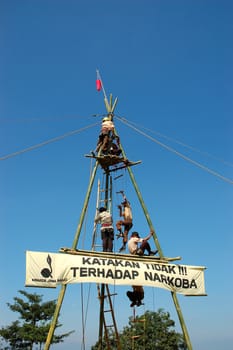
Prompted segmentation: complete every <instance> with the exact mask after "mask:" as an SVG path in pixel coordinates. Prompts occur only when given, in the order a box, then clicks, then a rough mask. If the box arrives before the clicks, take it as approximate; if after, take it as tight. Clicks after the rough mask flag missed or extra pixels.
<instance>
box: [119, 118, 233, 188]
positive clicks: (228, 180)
mask: <svg viewBox="0 0 233 350" xmlns="http://www.w3.org/2000/svg"><path fill="white" fill-rule="evenodd" d="M116 118H117V119H118V120H120V121H121V122H122V123H123V124H126V125H128V126H129V127H130V128H131V129H133V130H135V131H137V132H138V133H139V134H141V135H143V136H145V137H147V138H148V139H150V140H152V141H153V142H155V143H157V144H158V145H160V146H161V147H163V148H165V149H167V150H168V151H170V152H172V153H175V154H176V155H177V156H179V157H181V158H183V159H184V160H186V161H187V162H189V163H191V164H193V165H195V166H197V167H199V168H200V169H202V170H204V171H206V172H208V173H210V174H211V175H214V176H216V177H218V178H220V179H221V180H223V181H225V182H228V183H230V184H233V180H231V179H229V178H227V177H225V176H223V175H221V174H219V173H217V172H216V171H214V170H211V169H210V168H208V167H206V166H204V165H202V164H201V163H198V162H196V161H195V160H193V159H191V158H189V157H187V156H185V155H184V154H182V153H180V152H178V151H176V150H175V149H174V148H172V147H169V146H167V145H166V144H164V143H162V142H160V141H158V140H157V139H155V138H154V137H152V136H150V135H148V134H146V133H145V132H143V131H142V130H139V129H138V128H136V127H135V126H133V125H132V124H131V123H129V122H128V121H127V120H126V119H124V118H121V117H116Z"/></svg>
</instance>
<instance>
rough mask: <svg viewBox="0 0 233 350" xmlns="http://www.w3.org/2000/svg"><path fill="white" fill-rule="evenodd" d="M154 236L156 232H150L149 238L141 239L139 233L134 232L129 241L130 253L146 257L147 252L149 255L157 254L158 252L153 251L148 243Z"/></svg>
mask: <svg viewBox="0 0 233 350" xmlns="http://www.w3.org/2000/svg"><path fill="white" fill-rule="evenodd" d="M153 234H154V232H153V231H150V233H149V235H148V236H146V237H144V238H141V237H140V236H139V233H138V232H136V231H135V232H132V234H131V237H130V239H129V241H128V249H129V252H130V253H131V254H134V255H135V254H136V255H144V253H145V251H147V252H148V255H155V254H157V252H158V251H157V250H156V251H152V250H151V246H150V244H149V243H148V240H149V239H150V238H151V237H152V236H153ZM139 243H140V246H139Z"/></svg>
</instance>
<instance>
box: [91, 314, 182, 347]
mask: <svg viewBox="0 0 233 350" xmlns="http://www.w3.org/2000/svg"><path fill="white" fill-rule="evenodd" d="M174 327H175V322H174V321H173V320H172V319H171V318H170V314H169V313H168V312H165V311H164V310H163V309H159V310H158V311H157V312H151V311H146V312H145V314H144V315H142V316H140V317H138V316H137V317H136V318H135V319H134V318H133V317H130V318H129V324H128V325H127V326H126V327H124V328H123V331H122V332H121V333H120V334H119V336H120V341H121V347H122V349H124V350H132V349H133V350H186V349H187V347H186V345H185V342H184V339H183V335H182V334H180V333H177V332H176V331H175V329H174ZM109 339H110V344H111V350H116V349H117V346H116V343H114V341H113V340H114V339H115V336H114V333H110V334H109ZM106 349H107V346H106V344H105V341H103V350H106ZM92 350H98V343H96V344H95V345H94V346H93V347H92Z"/></svg>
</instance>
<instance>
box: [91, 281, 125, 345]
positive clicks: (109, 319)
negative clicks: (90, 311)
mask: <svg viewBox="0 0 233 350" xmlns="http://www.w3.org/2000/svg"><path fill="white" fill-rule="evenodd" d="M97 290H98V297H99V300H100V306H101V309H102V319H103V327H104V338H105V342H106V346H107V350H112V346H113V345H115V346H116V347H117V350H121V349H122V348H121V343H120V338H119V333H118V329H117V324H116V319H115V315H114V308H113V302H112V297H113V296H115V295H117V293H110V290H109V286H108V284H102V285H99V284H98V285H97ZM105 301H106V302H105ZM106 306H108V307H107V308H106ZM110 330H111V331H112V332H111V333H110ZM112 336H113V337H112ZM113 343H114V344H113ZM99 348H101V345H100V344H99Z"/></svg>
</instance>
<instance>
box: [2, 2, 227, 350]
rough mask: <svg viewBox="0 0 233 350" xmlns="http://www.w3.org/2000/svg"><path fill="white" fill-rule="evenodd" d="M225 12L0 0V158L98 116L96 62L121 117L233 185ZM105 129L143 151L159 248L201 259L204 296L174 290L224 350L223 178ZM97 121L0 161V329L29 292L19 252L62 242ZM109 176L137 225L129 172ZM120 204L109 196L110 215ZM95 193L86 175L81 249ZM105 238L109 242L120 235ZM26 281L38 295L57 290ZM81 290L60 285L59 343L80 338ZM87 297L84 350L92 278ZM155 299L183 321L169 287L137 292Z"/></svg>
mask: <svg viewBox="0 0 233 350" xmlns="http://www.w3.org/2000/svg"><path fill="white" fill-rule="evenodd" d="M232 13H233V4H232V2H231V1H224V0H223V1H215V0H212V1H205V0H204V1H199V0H197V1H169V0H168V1H152V0H151V1H149V0H147V1H138V0H134V1H129V0H124V1H122V0H118V1H104V0H99V1H94V0H92V1H90V0H85V1H81V0H80V1H78V0H77V1H70V0H69V1H62V0H56V1H55V0H54V1H53V0H51V1H43V0H40V1H37V0H34V1H25V0H22V1H5V0H2V1H1V2H0V51H1V55H0V126H1V127H0V135H1V137H0V149H1V153H0V157H1V158H4V156H6V155H9V154H12V153H14V152H17V151H20V150H23V149H26V148H28V147H31V146H34V145H37V144H40V143H42V142H44V141H47V140H51V139H53V138H55V137H57V136H60V135H64V134H66V133H68V132H70V131H73V130H79V129H81V128H83V127H86V126H88V125H91V124H93V123H96V122H97V123H98V122H99V123H100V122H101V118H100V117H93V115H94V114H103V113H105V112H106V110H105V106H104V102H103V95H102V93H98V92H97V91H96V89H95V79H96V73H95V71H96V69H97V68H98V69H99V70H100V73H101V76H102V79H103V82H104V87H105V90H106V93H107V95H108V96H109V94H110V93H112V94H113V96H114V97H118V99H119V100H118V104H117V108H116V110H115V113H116V115H117V116H121V117H124V118H126V119H127V120H128V121H130V122H131V123H135V124H136V125H137V127H138V128H139V129H140V130H145V128H146V133H147V134H149V135H151V136H153V137H154V138H156V139H157V140H159V141H160V142H163V143H165V144H166V145H168V146H169V147H171V148H173V149H176V150H177V151H178V152H180V153H182V154H184V155H186V156H187V157H189V158H190V159H192V160H194V161H195V162H198V163H200V164H201V165H203V166H205V167H207V168H208V169H211V170H213V171H215V172H216V173H217V174H220V175H222V176H223V177H225V178H226V179H231V181H232V179H233V171H232V165H233V154H232V146H233V142H232V126H233V125H232V112H233V104H232V101H233V94H232V81H233V79H232V78H233V74H232V68H233V66H232V62H233V46H232V33H233V22H232ZM115 125H116V128H117V131H118V133H119V135H120V137H121V142H122V144H123V147H124V149H125V152H126V154H127V156H128V158H129V159H132V160H142V163H141V165H138V166H136V167H134V168H133V172H134V175H135V178H136V180H137V183H138V186H139V188H140V190H141V192H142V195H143V199H144V201H145V203H146V205H147V209H148V211H149V213H150V216H151V219H152V222H153V225H154V227H155V229H156V233H157V236H158V239H159V242H160V244H161V246H162V249H163V252H164V254H165V255H166V256H177V255H180V256H182V263H184V264H188V265H201V266H206V267H207V270H206V272H205V282H206V292H207V294H208V296H207V297H196V298H194V297H190V298H187V297H184V296H178V297H179V302H180V305H181V308H182V312H183V316H184V318H185V321H186V325H187V328H188V331H189V335H190V338H191V342H192V344H193V348H194V349H198V350H206V349H212V350H218V349H219V348H220V347H221V348H223V349H224V350H230V349H231V348H232V341H233V336H232V323H233V312H232V309H233V308H232V307H233V300H232V289H233V283H232V278H231V275H232V267H233V266H232V249H233V239H232V227H233V225H232V224H233V222H232V208H233V203H232V202H233V196H232V183H230V182H228V181H226V180H224V179H222V178H220V177H219V176H214V175H212V174H210V173H209V172H207V171H205V170H204V169H201V168H200V167H197V166H195V165H194V164H192V163H190V162H188V161H186V160H184V159H182V158H181V157H179V156H178V155H176V154H174V153H172V152H170V151H168V150H166V149H164V148H163V147H161V146H159V145H158V144H156V143H155V142H153V141H152V140H151V139H148V138H147V137H145V136H143V135H141V134H139V133H137V132H136V131H135V130H133V129H132V128H130V127H128V126H126V125H125V124H124V123H122V122H121V121H120V120H118V119H115ZM99 128H100V125H96V126H94V127H90V128H88V129H87V130H85V131H82V132H80V133H77V134H75V135H73V136H69V137H66V138H63V139H61V140H59V141H57V142H51V143H50V144H47V145H45V146H43V147H39V148H36V149H34V150H31V151H29V152H25V153H22V154H20V155H17V156H14V157H11V158H8V159H2V160H1V162H0V169H1V170H0V179H1V181H0V208H1V220H0V230H1V247H2V252H1V256H0V276H1V280H2V283H1V287H0V309H1V321H0V325H1V326H5V325H7V324H9V323H11V322H12V321H13V320H14V318H15V317H16V315H14V314H13V313H12V312H11V311H10V310H9V309H8V308H7V306H6V303H7V302H12V301H13V297H14V296H16V295H17V291H18V290H19V289H24V288H25V287H24V281H25V251H26V250H36V251H45V252H46V251H48V252H57V251H58V250H59V248H60V247H63V246H71V245H72V242H73V237H74V234H75V231H76V228H77V224H78V220H79V216H80V213H81V210H82V205H83V200H84V197H85V193H86V189H87V186H88V181H89V174H90V167H91V164H90V160H89V159H88V158H86V157H85V156H84V155H85V154H87V153H89V151H90V150H92V149H94V148H95V145H96V141H97V137H98V133H99ZM158 133H159V134H160V135H158ZM164 136H166V138H165V137H164ZM175 140H176V141H179V143H178V142H175ZM181 143H182V144H185V145H188V146H190V147H192V148H193V149H191V148H187V147H184V145H182V144H181ZM194 149H195V150H194ZM197 150H199V151H198V152H197ZM98 177H99V178H101V177H102V174H101V172H99V173H98V176H97V178H98ZM114 184H115V186H116V189H117V190H119V189H122V188H123V189H125V190H126V191H127V192H126V193H127V195H128V197H129V199H130V201H131V203H132V206H133V212H134V218H135V219H134V228H135V230H137V231H139V232H141V234H147V232H148V227H147V225H146V222H145V219H144V217H143V213H142V212H141V209H140V206H139V203H138V201H137V198H136V196H135V193H134V191H133V189H132V186H131V183H130V180H129V178H128V175H127V173H125V172H123V177H122V178H121V179H120V180H119V181H118V182H117V181H115V182H114ZM119 200H120V199H119V197H118V196H117V195H116V194H115V198H114V206H115V207H114V219H115V220H116V219H117V218H118V216H117V211H116V205H117V204H118V201H119ZM95 203H96V183H95V185H94V189H93V195H92V197H91V201H90V205H89V211H88V216H87V221H86V223H85V227H86V228H85V230H86V231H85V232H83V233H82V236H81V239H80V242H79V247H80V248H83V247H84V248H88V247H89V245H90V242H91V236H92V228H93V213H94V208H95ZM115 243H116V249H117V248H118V246H119V244H120V243H119V241H115ZM152 245H153V242H152ZM84 288H85V290H86V291H87V288H89V286H84ZM27 290H28V291H29V292H36V293H39V294H41V295H44V298H45V300H47V299H56V298H57V296H58V292H59V290H58V289H57V290H48V289H34V288H28V289H27ZM125 291H126V289H125V288H117V293H118V296H117V297H116V300H115V305H116V317H117V321H118V327H119V329H121V328H122V327H123V326H125V325H126V324H127V323H128V318H129V317H130V316H131V315H132V309H131V308H130V307H129V303H128V300H127V299H126V296H125ZM80 295H81V288H80V286H79V285H78V284H77V285H72V286H69V287H68V289H67V293H66V296H65V300H64V303H63V307H62V312H61V318H60V321H61V323H62V324H63V330H64V331H67V330H71V329H75V331H76V332H75V333H74V335H72V336H71V337H70V338H69V339H67V342H66V343H65V344H61V345H57V346H56V348H57V349H61V350H63V349H70V350H73V349H77V348H81V345H80V341H81V338H82V334H81V328H82V327H81V296H80ZM91 295H92V298H91V302H90V306H89V308H88V321H89V323H88V327H87V330H86V334H87V338H88V339H87V343H86V349H90V345H93V344H94V343H95V341H96V340H97V334H98V327H96V325H95V324H93V322H91V321H92V320H93V319H96V320H97V319H98V307H97V293H96V288H95V285H94V284H92V286H91ZM160 307H162V308H164V309H165V310H167V311H169V312H170V314H171V317H172V318H173V319H174V320H175V321H176V324H177V330H180V329H179V322H178V320H177V316H176V310H175V307H174V305H173V302H172V300H171V295H170V293H169V292H167V291H165V290H158V289H151V288H146V294H145V306H144V307H142V308H140V309H138V310H137V312H138V314H141V313H143V312H144V311H145V310H152V311H153V310H155V311H156V310H157V309H158V308H160ZM52 348H53V347H52ZM54 348H55V347H54Z"/></svg>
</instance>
